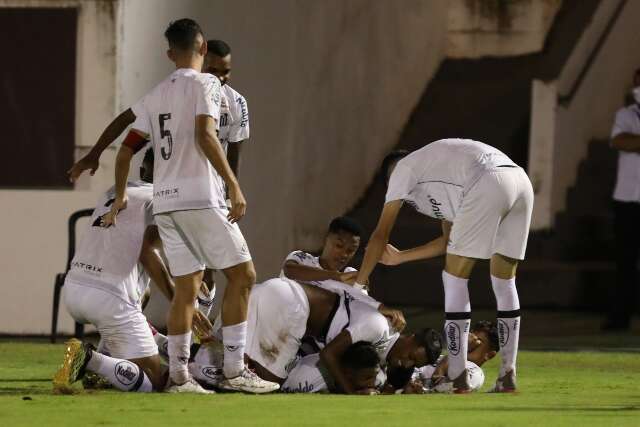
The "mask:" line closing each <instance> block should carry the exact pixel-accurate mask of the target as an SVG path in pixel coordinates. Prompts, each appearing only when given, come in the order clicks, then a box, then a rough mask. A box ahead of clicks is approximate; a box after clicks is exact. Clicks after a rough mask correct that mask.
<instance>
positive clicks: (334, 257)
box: [322, 231, 360, 271]
mask: <svg viewBox="0 0 640 427" xmlns="http://www.w3.org/2000/svg"><path fill="white" fill-rule="evenodd" d="M358 247H360V237H359V236H354V235H353V234H351V233H348V232H345V231H339V232H338V233H329V234H328V235H327V238H326V240H325V242H324V248H323V249H322V259H323V260H324V261H325V262H326V263H327V264H328V267H329V268H330V269H332V270H334V271H342V270H343V269H344V268H345V267H346V266H347V265H348V264H349V261H351V258H353V256H354V255H355V253H356V251H357V250H358Z"/></svg>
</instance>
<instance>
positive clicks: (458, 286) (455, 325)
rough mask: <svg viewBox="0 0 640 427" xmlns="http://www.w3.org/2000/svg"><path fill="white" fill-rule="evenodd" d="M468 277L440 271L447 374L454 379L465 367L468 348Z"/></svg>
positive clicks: (469, 310)
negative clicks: (442, 287) (442, 285)
mask: <svg viewBox="0 0 640 427" xmlns="http://www.w3.org/2000/svg"><path fill="white" fill-rule="evenodd" d="M468 282H469V280H468V279H462V278H460V277H456V276H452V275H451V274H449V273H447V272H446V271H443V272H442V283H443V284H444V311H445V322H444V334H445V337H446V339H447V349H448V351H449V355H448V360H449V370H448V372H447V376H448V377H449V378H450V379H451V380H454V379H456V378H458V377H459V376H460V374H461V373H462V371H463V370H464V369H465V367H466V363H467V351H468V348H469V326H470V324H471V302H470V301H469V288H468V286H467V283H468Z"/></svg>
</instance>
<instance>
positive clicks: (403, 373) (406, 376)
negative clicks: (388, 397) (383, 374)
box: [387, 366, 414, 390]
mask: <svg viewBox="0 0 640 427" xmlns="http://www.w3.org/2000/svg"><path fill="white" fill-rule="evenodd" d="M413 372H414V368H404V367H402V366H396V367H394V368H391V369H389V371H388V373H387V383H389V384H391V386H392V387H393V388H394V390H399V389H401V388H405V386H406V385H407V384H408V383H409V381H410V380H411V377H412V376H413Z"/></svg>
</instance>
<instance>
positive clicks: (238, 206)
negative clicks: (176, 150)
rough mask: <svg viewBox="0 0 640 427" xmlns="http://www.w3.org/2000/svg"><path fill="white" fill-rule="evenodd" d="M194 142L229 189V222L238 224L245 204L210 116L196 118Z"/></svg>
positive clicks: (245, 207)
mask: <svg viewBox="0 0 640 427" xmlns="http://www.w3.org/2000/svg"><path fill="white" fill-rule="evenodd" d="M196 141H197V143H198V146H199V147H200V148H201V149H202V152H203V153H204V155H205V156H206V157H207V159H208V160H209V162H211V165H212V166H213V167H214V169H215V170H216V172H218V174H219V175H220V176H221V177H222V179H223V180H224V182H225V184H227V188H228V189H229V198H230V199H231V211H229V215H228V218H229V221H231V222H232V223H234V222H238V221H239V220H240V219H241V218H242V217H243V216H244V214H245V211H246V209H247V202H246V200H245V198H244V195H243V194H242V190H241V189H240V184H239V183H238V179H237V178H236V176H235V175H234V173H233V171H232V170H231V167H230V166H229V162H228V161H227V158H226V156H225V153H224V151H223V150H222V145H220V141H218V137H217V135H216V127H215V120H214V119H213V117H211V116H207V115H199V116H196Z"/></svg>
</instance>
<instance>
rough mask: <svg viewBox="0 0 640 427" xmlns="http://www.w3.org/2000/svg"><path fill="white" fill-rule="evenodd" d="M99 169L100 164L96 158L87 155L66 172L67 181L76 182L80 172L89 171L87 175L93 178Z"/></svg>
mask: <svg viewBox="0 0 640 427" xmlns="http://www.w3.org/2000/svg"><path fill="white" fill-rule="evenodd" d="M99 167H100V162H99V160H98V158H97V157H94V156H90V155H89V154H87V155H86V156H84V157H83V158H81V159H80V160H78V161H77V162H75V163H74V164H73V166H71V169H69V170H68V171H67V175H69V181H71V182H76V180H77V179H78V178H79V177H80V175H82V172H84V171H86V170H87V169H88V170H89V174H90V175H91V176H93V175H94V174H95V173H96V171H97V170H98V168H99Z"/></svg>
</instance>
